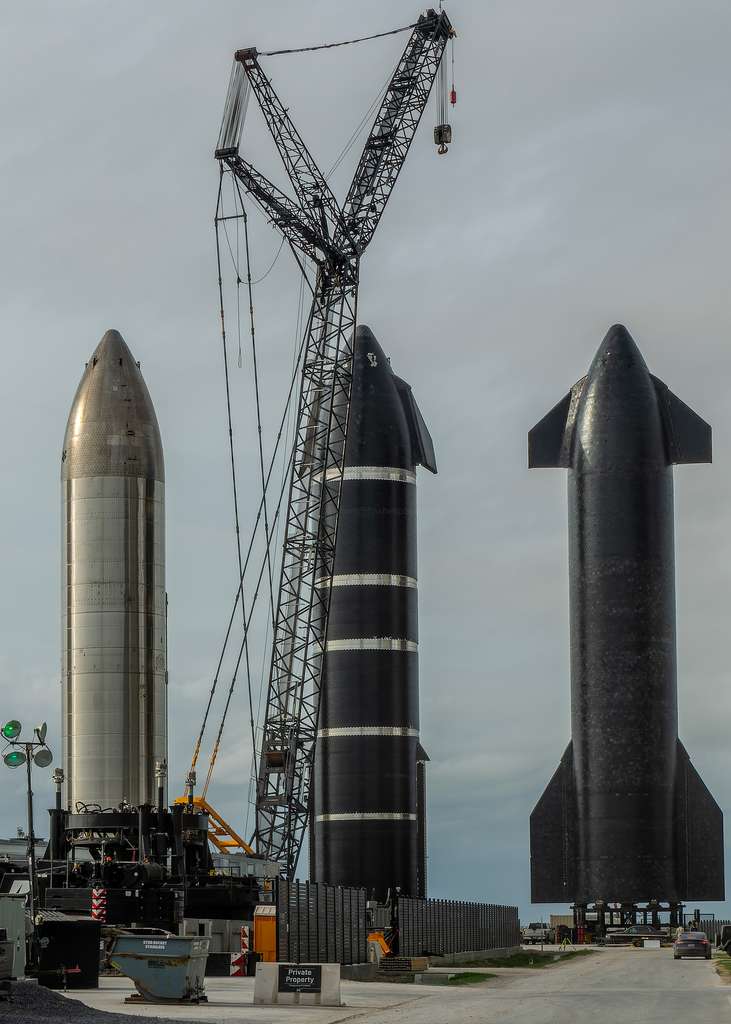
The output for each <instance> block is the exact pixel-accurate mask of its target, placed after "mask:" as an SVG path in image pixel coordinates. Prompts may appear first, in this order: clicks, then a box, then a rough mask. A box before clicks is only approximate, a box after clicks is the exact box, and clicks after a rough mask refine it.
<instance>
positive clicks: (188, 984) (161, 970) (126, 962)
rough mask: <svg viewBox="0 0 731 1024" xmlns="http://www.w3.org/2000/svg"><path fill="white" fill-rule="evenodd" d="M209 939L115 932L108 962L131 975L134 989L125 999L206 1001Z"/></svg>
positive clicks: (178, 1001) (161, 1001) (156, 1001)
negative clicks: (205, 978) (133, 992)
mask: <svg viewBox="0 0 731 1024" xmlns="http://www.w3.org/2000/svg"><path fill="white" fill-rule="evenodd" d="M209 941H210V940H209V939H207V938H200V937H199V936H197V935H164V934H162V935H135V934H134V933H124V932H122V933H121V934H119V935H117V936H116V937H115V939H114V940H113V943H112V949H111V952H110V955H109V959H110V962H111V964H112V966H113V967H116V968H117V970H118V971H121V973H122V974H125V975H126V976H127V977H128V978H131V979H132V981H133V982H134V983H135V987H136V989H137V993H138V994H137V995H135V996H130V997H129V998H128V999H126V1000H125V1002H128V1003H130V1002H135V1003H142V1002H144V1003H180V1002H185V1003H200V1002H206V995H205V982H204V976H205V973H206V960H207V959H208V944H209Z"/></svg>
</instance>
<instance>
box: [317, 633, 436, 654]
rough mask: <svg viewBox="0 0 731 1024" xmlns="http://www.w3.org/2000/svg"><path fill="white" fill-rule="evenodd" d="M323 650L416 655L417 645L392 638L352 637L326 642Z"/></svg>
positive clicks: (412, 641) (413, 642) (414, 642)
mask: <svg viewBox="0 0 731 1024" xmlns="http://www.w3.org/2000/svg"><path fill="white" fill-rule="evenodd" d="M325 650H326V651H327V652H328V653H330V652H337V651H404V652H406V653H409V654H416V653H417V652H418V650H419V645H418V643H416V641H414V640H399V639H396V638H394V637H353V638H351V639H347V640H328V641H327V643H326V645H325Z"/></svg>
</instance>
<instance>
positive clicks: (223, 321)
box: [194, 164, 255, 796]
mask: <svg viewBox="0 0 731 1024" xmlns="http://www.w3.org/2000/svg"><path fill="white" fill-rule="evenodd" d="M223 174H224V170H223V164H221V173H220V177H219V183H218V202H217V204H216V219H215V229H216V261H217V267H218V298H219V304H220V312H221V340H222V344H223V370H224V380H225V385H226V415H227V418H228V438H229V454H230V457H231V483H232V486H233V499H234V525H235V529H236V554H237V558H238V563H239V578H240V580H241V583H240V587H241V615H242V620H243V625H244V630H245V633H244V636H245V637H246V635H247V633H246V620H247V616H246V602H245V599H244V590H243V586H244V584H243V576H244V565H243V559H242V556H241V529H240V526H239V500H238V490H237V485H236V460H235V457H234V438H233V427H232V420H231V385H230V381H229V372H228V348H227V344H226V318H225V314H224V302H223V274H222V269H221V240H220V235H219V230H218V212H219V210H220V208H221V202H222V192H223ZM238 277H239V275H238V274H237V280H238ZM237 292H238V285H237ZM245 654H246V659H245V664H246V680H247V685H248V691H249V720H250V726H251V741H252V743H253V742H254V740H255V735H254V699H253V695H252V692H251V661H250V657H249V645H248V641H247V642H246V651H245ZM209 709H210V702H209V705H208V708H207V709H206V715H205V718H204V721H203V727H202V729H201V738H202V736H203V730H204V729H205V725H206V720H207V718H208V711H209ZM198 750H199V746H198V747H197V748H196V754H195V757H194V761H195V760H197V756H198ZM217 753H218V742H217V743H216V746H215V747H214V748H213V753H212V754H211V762H212V763H215V760H216V756H217ZM210 772H211V768H210V767H209V770H208V774H209V777H210ZM204 796H205V792H204Z"/></svg>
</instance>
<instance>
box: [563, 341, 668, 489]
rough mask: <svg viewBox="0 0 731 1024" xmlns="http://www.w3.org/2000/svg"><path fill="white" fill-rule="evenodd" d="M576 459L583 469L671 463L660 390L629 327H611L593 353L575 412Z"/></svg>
mask: <svg viewBox="0 0 731 1024" xmlns="http://www.w3.org/2000/svg"><path fill="white" fill-rule="evenodd" d="M576 427H577V430H576V441H577V442H578V446H577V447H576V449H575V458H577V459H578V462H579V463H580V464H583V466H584V467H585V468H589V469H591V468H594V469H596V468H598V467H599V466H604V467H605V468H606V467H612V466H613V467H616V468H619V467H620V466H627V465H629V464H633V465H635V466H647V465H649V464H657V465H658V466H660V465H662V466H665V465H666V463H667V458H666V452H665V441H664V434H663V427H662V419H661V415H660V408H659V405H658V399H657V392H656V390H655V385H654V383H653V379H652V377H651V376H650V371H649V370H648V369H647V364H646V363H645V360H644V359H643V358H642V353H641V352H640V350H639V349H638V348H637V345H636V344H635V342H634V339H633V338H632V335H631V334H630V333H629V331H628V330H627V328H626V327H622V326H621V324H615V325H614V327H611V328H610V329H609V330H608V331H607V334H606V336H605V338H604V340H603V341H602V343H601V345H600V346H599V349H598V351H597V353H596V355H595V356H594V360H593V362H592V364H591V367H590V368H589V373H588V374H587V377H586V384H585V387H584V390H583V394H582V397H581V402H580V406H579V410H578V415H577V424H576Z"/></svg>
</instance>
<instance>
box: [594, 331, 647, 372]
mask: <svg viewBox="0 0 731 1024" xmlns="http://www.w3.org/2000/svg"><path fill="white" fill-rule="evenodd" d="M632 371H638V372H639V373H640V374H646V373H648V372H649V371H648V369H647V364H646V363H645V360H644V359H643V358H642V353H641V352H640V350H639V349H638V348H637V344H636V343H635V340H634V338H633V337H632V335H631V334H630V333H629V331H628V330H627V328H626V327H625V326H624V325H623V324H614V325H613V326H612V327H610V328H609V330H608V331H607V333H606V334H605V335H604V340H603V341H602V343H601V345H600V346H599V348H598V349H597V353H596V355H595V356H594V359H593V362H592V364H591V369H590V370H589V376H590V377H592V376H596V375H597V374H599V373H607V374H609V373H611V374H612V375H614V374H617V373H626V372H632Z"/></svg>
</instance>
